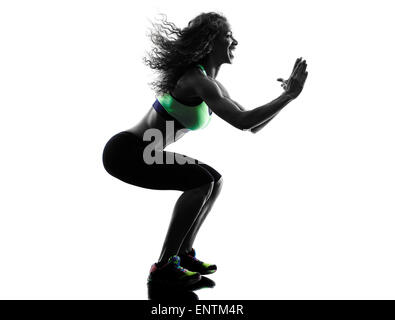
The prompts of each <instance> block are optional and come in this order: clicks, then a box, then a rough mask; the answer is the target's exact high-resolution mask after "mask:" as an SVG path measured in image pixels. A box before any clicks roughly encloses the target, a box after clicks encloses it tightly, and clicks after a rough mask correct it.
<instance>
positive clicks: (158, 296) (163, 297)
mask: <svg viewBox="0 0 395 320" xmlns="http://www.w3.org/2000/svg"><path fill="white" fill-rule="evenodd" d="M147 287H148V299H149V300H160V301H173V302H175V301H183V302H188V301H196V300H199V296H198V295H197V294H196V293H195V292H194V291H197V290H201V289H204V288H214V287H215V282H214V281H213V280H211V279H209V278H207V277H205V276H202V278H201V280H200V281H199V282H197V283H195V284H193V285H191V286H188V287H184V288H179V287H171V286H163V285H157V284H150V283H149V284H148V285H147Z"/></svg>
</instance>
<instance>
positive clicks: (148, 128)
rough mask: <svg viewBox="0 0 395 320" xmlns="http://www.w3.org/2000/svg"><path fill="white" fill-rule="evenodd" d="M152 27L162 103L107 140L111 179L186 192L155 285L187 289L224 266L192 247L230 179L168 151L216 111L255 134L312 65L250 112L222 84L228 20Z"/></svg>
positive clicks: (215, 17) (154, 272)
mask: <svg viewBox="0 0 395 320" xmlns="http://www.w3.org/2000/svg"><path fill="white" fill-rule="evenodd" d="M153 26H154V29H153V30H152V31H151V35H150V37H151V40H152V42H153V44H154V45H155V47H154V49H153V50H152V52H151V53H150V54H149V55H148V57H147V58H144V61H145V63H146V64H147V65H148V66H149V67H150V68H152V69H155V70H158V71H159V74H160V78H159V79H158V80H157V81H154V82H153V83H152V85H153V88H154V89H155V91H156V94H157V99H156V101H155V103H154V105H153V107H151V108H150V109H149V110H148V112H147V113H146V115H145V116H144V117H143V119H142V120H141V121H140V122H139V123H137V124H136V125H135V126H134V127H132V128H130V129H128V130H125V131H122V132H119V133H118V134H116V135H114V136H113V137H112V138H111V139H110V140H109V141H108V142H107V144H106V145H105V148H104V151H103V165H104V168H105V169H106V171H107V172H108V173H109V174H111V175H112V176H114V177H116V178H118V179H120V180H122V181H124V182H126V183H129V184H132V185H135V186H139V187H143V188H148V189H156V190H179V191H182V194H181V196H180V197H179V199H178V200H177V202H176V204H175V207H174V210H173V215H172V218H171V221H170V225H169V228H168V231H167V235H166V238H165V241H164V244H163V248H162V251H161V253H160V256H159V259H158V262H157V263H155V264H153V265H152V267H151V270H150V272H149V277H148V282H149V283H158V284H173V285H180V286H185V285H190V284H193V283H196V282H197V281H199V280H200V278H201V275H202V274H210V273H213V272H215V271H216V269H217V267H216V266H215V265H213V264H209V263H205V262H202V261H200V260H198V259H197V258H196V256H195V255H196V252H195V250H194V249H193V243H194V240H195V237H196V235H197V233H198V231H199V228H200V227H201V225H202V223H203V221H204V220H205V218H206V216H207V214H208V213H209V212H210V210H211V208H212V207H213V205H214V203H215V200H216V199H217V197H218V195H219V193H220V191H221V186H222V183H223V179H222V176H221V174H220V173H218V172H217V171H216V170H215V169H214V168H212V167H210V166H209V165H207V164H205V163H202V162H201V161H198V160H196V159H193V158H191V157H188V156H186V155H182V154H178V153H174V152H170V151H165V150H164V149H165V148H166V146H168V145H169V144H170V143H172V142H175V141H177V140H178V139H179V138H181V137H182V136H183V135H184V134H186V133H187V132H189V131H190V130H198V129H201V128H204V127H205V126H207V124H208V123H209V122H210V119H211V117H212V113H215V114H216V115H217V116H219V117H220V118H222V119H223V120H225V121H226V122H228V123H229V124H230V125H232V126H234V127H235V128H237V129H240V130H244V131H250V132H253V133H256V132H257V131H259V130H260V129H262V128H263V127H264V126H265V125H266V124H267V123H268V122H269V121H270V120H272V119H273V118H274V117H275V116H276V115H277V114H278V113H279V112H280V110H281V109H283V108H284V107H285V106H286V105H287V104H288V103H289V102H290V101H292V100H293V99H295V98H296V97H297V96H298V95H299V94H300V92H301V91H302V89H303V85H304V82H305V80H306V77H307V72H306V67H307V64H306V61H305V60H302V58H298V59H297V60H296V62H295V65H294V68H293V70H292V73H291V76H290V77H289V79H287V80H283V79H281V78H280V79H277V80H278V81H281V82H282V86H283V88H284V92H283V94H281V95H280V96H279V97H278V98H276V99H275V100H273V101H272V102H270V103H267V104H265V105H263V106H260V107H257V108H255V109H252V110H245V109H244V108H243V107H242V106H241V105H240V104H239V103H237V102H236V101H234V100H232V99H231V98H230V96H229V94H228V92H227V91H226V89H225V88H224V86H223V85H222V84H221V83H220V82H219V81H218V80H216V77H217V75H218V72H219V70H220V67H221V65H222V64H224V63H232V60H233V51H234V49H235V47H236V45H237V41H236V39H235V38H234V37H233V34H232V31H231V27H230V25H229V23H228V21H227V19H226V18H225V17H224V16H223V15H221V14H218V13H214V12H209V13H202V14H200V15H198V16H197V17H195V18H194V19H193V20H191V21H190V22H189V23H188V26H187V27H185V28H184V29H179V28H177V27H176V26H175V25H174V24H173V23H171V22H168V21H167V20H166V19H163V20H162V21H161V23H155V24H153ZM152 137H153V138H154V140H153V141H151V140H152V139H151V138H152Z"/></svg>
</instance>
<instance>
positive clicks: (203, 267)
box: [180, 249, 217, 274]
mask: <svg viewBox="0 0 395 320" xmlns="http://www.w3.org/2000/svg"><path fill="white" fill-rule="evenodd" d="M180 258H181V265H182V266H183V267H185V268H187V269H188V270H191V271H196V272H199V273H200V274H211V273H214V272H215V271H217V266H216V265H215V264H209V263H206V262H203V261H200V260H198V259H196V252H195V249H192V250H191V251H190V252H188V253H186V254H180Z"/></svg>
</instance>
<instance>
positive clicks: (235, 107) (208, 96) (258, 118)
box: [191, 59, 307, 130]
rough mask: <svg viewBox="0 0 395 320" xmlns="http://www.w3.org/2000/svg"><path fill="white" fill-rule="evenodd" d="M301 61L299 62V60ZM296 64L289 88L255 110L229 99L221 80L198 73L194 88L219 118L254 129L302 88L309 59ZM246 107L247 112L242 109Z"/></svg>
mask: <svg viewBox="0 0 395 320" xmlns="http://www.w3.org/2000/svg"><path fill="white" fill-rule="evenodd" d="M298 60H299V61H298ZM298 60H297V62H296V63H295V65H296V67H294V70H293V72H292V74H291V77H290V78H289V79H288V80H287V81H288V83H287V87H286V90H285V92H284V93H283V94H281V95H280V96H279V97H278V98H276V99H274V100H273V101H271V102H269V103H267V104H265V105H263V106H260V107H257V108H255V109H252V110H248V111H246V110H244V108H242V107H241V106H240V105H239V104H238V103H237V102H235V101H233V100H232V99H230V98H229V95H228V94H227V93H226V91H224V90H221V86H220V84H219V82H218V81H216V80H214V79H210V78H208V77H204V76H202V75H197V76H196V77H193V78H192V79H193V82H194V83H193V84H192V86H191V87H193V88H195V90H196V93H197V95H198V96H200V97H201V98H202V99H203V100H204V101H205V102H206V103H207V104H208V105H209V107H210V108H211V110H212V111H213V112H214V113H215V114H217V115H218V116H219V117H220V118H222V119H223V120H225V121H226V122H228V123H230V124H231V125H233V126H234V127H236V128H238V129H241V130H251V129H252V128H254V127H257V126H259V125H261V124H263V123H265V122H267V121H269V120H271V119H272V118H273V117H274V116H275V115H276V114H277V113H278V112H279V111H281V110H282V109H283V108H284V107H285V106H286V105H287V104H288V103H289V102H290V101H292V100H293V99H295V98H296V97H297V96H298V95H299V94H300V92H301V91H302V89H303V85H304V81H305V80H306V78H307V72H306V67H307V64H306V61H301V59H298ZM243 110H244V111H243Z"/></svg>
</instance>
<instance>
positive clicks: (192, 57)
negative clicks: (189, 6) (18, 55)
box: [143, 12, 227, 94]
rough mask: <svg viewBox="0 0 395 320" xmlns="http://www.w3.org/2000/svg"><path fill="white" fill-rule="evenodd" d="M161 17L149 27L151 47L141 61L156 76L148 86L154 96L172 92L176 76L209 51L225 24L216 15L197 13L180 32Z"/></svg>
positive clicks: (200, 59)
mask: <svg viewBox="0 0 395 320" xmlns="http://www.w3.org/2000/svg"><path fill="white" fill-rule="evenodd" d="M162 17H163V18H162V21H161V23H152V26H153V29H151V32H150V35H149V36H150V38H151V41H152V43H153V44H154V47H153V49H152V51H151V52H150V53H148V57H144V58H143V60H144V62H145V64H146V65H148V66H149V67H150V68H151V69H155V70H157V71H158V72H159V79H158V80H157V81H154V82H151V85H152V88H153V89H154V90H155V92H156V93H157V94H161V93H168V92H170V91H171V90H173V89H174V87H175V85H176V83H177V80H178V79H179V78H180V76H181V75H182V74H183V73H184V72H185V71H186V70H187V69H188V68H190V67H191V66H193V65H196V64H199V63H200V62H201V61H202V60H203V59H204V58H205V57H206V56H207V55H208V54H209V53H210V52H211V51H212V43H213V41H214V40H215V38H216V37H217V36H218V34H219V33H220V32H221V30H222V27H223V26H224V24H225V23H226V22H227V19H226V18H225V17H224V16H223V15H221V14H219V13H216V12H208V13H201V14H200V15H198V16H197V17H195V18H194V19H193V20H191V21H189V23H188V26H187V27H185V28H184V29H180V28H178V27H177V26H176V25H175V24H174V23H172V22H169V21H167V18H166V16H165V15H162Z"/></svg>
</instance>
